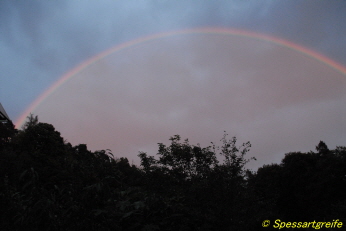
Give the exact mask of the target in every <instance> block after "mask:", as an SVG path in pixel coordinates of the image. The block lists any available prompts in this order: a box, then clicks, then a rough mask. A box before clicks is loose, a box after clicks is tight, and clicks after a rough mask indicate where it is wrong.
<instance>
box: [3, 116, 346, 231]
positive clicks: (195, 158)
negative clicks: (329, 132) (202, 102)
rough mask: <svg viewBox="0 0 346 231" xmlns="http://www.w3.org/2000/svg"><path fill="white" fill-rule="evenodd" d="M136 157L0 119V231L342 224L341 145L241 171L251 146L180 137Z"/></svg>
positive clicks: (344, 168) (345, 167)
mask: <svg viewBox="0 0 346 231" xmlns="http://www.w3.org/2000/svg"><path fill="white" fill-rule="evenodd" d="M169 141H170V144H169V145H166V144H163V143H159V144H158V152H157V154H156V155H149V154H147V153H144V152H140V153H139V154H138V156H139V158H140V160H141V163H140V166H135V165H130V164H129V161H128V159H127V158H124V157H121V158H114V156H113V153H112V152H111V150H99V151H94V152H92V151H90V150H88V147H87V145H86V144H78V145H76V146H73V145H71V144H70V143H68V142H66V141H65V140H64V139H63V137H61V134H60V133H59V132H58V131H56V130H55V128H54V126H53V125H51V124H47V123H41V122H39V121H38V117H37V116H33V115H30V116H29V117H28V121H27V122H26V124H25V125H24V126H23V127H22V129H21V130H19V131H18V130H16V129H15V128H14V126H13V124H12V123H7V124H3V123H0V157H1V162H0V203H1V206H0V213H1V216H0V226H1V227H2V230H259V229H261V227H262V222H263V220H268V219H269V220H271V221H274V220H275V219H281V220H286V221H305V220H306V221H313V220H316V221H317V220H318V221H332V220H333V219H340V220H341V221H346V217H345V215H346V193H345V192H346V147H336V148H335V149H334V150H333V149H329V148H328V146H327V145H326V144H325V143H324V142H323V141H320V142H319V143H318V145H317V146H316V151H317V152H313V151H310V152H307V153H301V152H292V153H287V154H286V155H285V157H284V158H283V159H282V161H281V163H271V164H268V165H264V166H262V167H260V168H259V169H258V170H257V171H251V170H249V169H247V168H246V163H248V162H249V161H251V160H254V158H247V157H246V156H247V154H248V152H249V151H250V147H251V144H250V143H249V142H247V143H244V144H242V145H238V144H237V139H236V137H232V138H231V139H228V138H227V134H226V133H225V134H224V135H223V137H222V139H221V142H222V145H221V147H218V146H216V145H214V144H213V143H211V145H210V146H207V147H201V146H200V145H199V144H197V145H192V144H190V143H189V140H188V139H185V140H183V141H182V140H181V137H180V136H179V135H174V136H172V137H171V138H170V139H169Z"/></svg>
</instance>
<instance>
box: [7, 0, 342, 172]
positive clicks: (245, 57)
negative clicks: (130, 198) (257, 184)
mask: <svg viewBox="0 0 346 231" xmlns="http://www.w3.org/2000/svg"><path fill="white" fill-rule="evenodd" d="M345 34H346V1H343V0H331V1H323V0H290V1H286V0H262V1H258V0H242V1H240V0H228V1H222V0H210V1H207V0H205V1H195V0H193V1H192V0H184V1H180V0H177V1H165V0H151V1H149V0H142V1H131V0H129V1H120V0H98V1H96V0H95V1H81V0H72V1H71V0H60V1H35V0H26V1H13V0H2V1H0V52H1V56H0V70H1V77H0V78H1V84H0V102H1V104H2V105H3V107H4V108H5V110H6V112H7V114H8V115H9V117H10V118H11V119H12V120H13V121H14V122H15V123H16V124H17V127H20V124H19V123H20V118H21V117H23V116H24V117H25V116H26V114H25V113H27V112H28V110H29V111H30V112H32V113H34V114H36V115H38V117H39V120H40V121H41V122H46V123H51V124H53V125H54V126H55V128H56V129H57V130H58V131H59V132H61V135H62V136H63V137H64V138H65V139H66V141H67V142H70V143H71V144H72V145H77V144H79V143H86V144H87V145H88V148H89V149H91V150H92V151H94V150H100V149H110V150H112V153H113V155H114V156H115V157H118V158H119V157H127V158H128V159H129V160H130V161H131V162H133V163H135V164H138V163H139V158H138V157H137V154H138V152H139V151H144V152H147V153H148V154H149V155H155V154H156V152H157V143H165V144H169V137H171V136H173V135H175V134H179V135H180V136H181V137H182V139H185V138H188V139H189V140H190V143H191V144H197V143H200V144H201V146H208V145H210V142H214V143H217V144H220V139H221V138H222V136H223V134H224V131H226V132H227V133H228V134H229V138H231V137H232V136H236V137H237V138H238V144H239V145H241V143H244V142H247V141H250V142H251V144H252V147H251V150H250V152H249V153H248V157H251V156H254V157H256V158H257V161H255V162H253V163H250V167H251V168H257V167H259V166H262V165H263V164H270V163H278V162H280V161H281V159H282V158H283V157H284V154H285V153H287V152H293V151H302V152H306V151H310V150H314V148H315V146H316V145H317V144H318V142H319V141H320V140H323V141H324V142H325V143H326V144H327V145H328V146H329V147H330V148H335V147H336V146H345V145H346V142H345V141H346V119H345V118H346V116H345V115H346V107H345V103H346V91H345V90H346V73H345V70H346V69H343V68H344V66H346V49H345V48H346V36H345ZM158 35H160V36H158ZM144 38H147V39H144ZM112 49H113V50H112ZM110 51H112V52H110ZM107 52H108V53H107ZM102 54H103V55H102ZM97 57H98V58H97ZM316 57H317V58H316ZM321 57H322V58H321ZM86 64H90V65H86ZM81 65H82V66H81ZM83 65H84V66H83ZM331 65H334V67H332V66H331ZM81 67H83V68H81ZM73 70H79V71H75V72H74V73H73V74H71V73H72V72H73ZM63 77H65V79H66V81H64V82H62V81H61V79H62V78H63ZM59 80H60V82H59ZM58 83H59V84H58ZM54 86H55V88H54V89H53V88H52V87H54ZM52 89H53V90H52ZM47 91H49V94H48V93H47ZM34 102H36V106H35V107H32V105H33V103H34ZM37 102H39V103H38V104H37Z"/></svg>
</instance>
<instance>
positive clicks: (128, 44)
mask: <svg viewBox="0 0 346 231" xmlns="http://www.w3.org/2000/svg"><path fill="white" fill-rule="evenodd" d="M182 34H222V35H233V36H241V37H249V38H252V39H257V40H262V41H268V42H271V43H274V44H277V45H279V46H283V47H286V48H289V49H292V50H294V51H296V52H299V53H301V54H303V55H305V56H308V57H310V58H312V59H315V60H317V61H319V62H321V63H323V64H324V65H327V66H329V67H331V68H333V69H335V70H336V71H338V72H340V73H341V74H343V75H346V68H345V67H344V66H342V65H341V64H339V63H337V62H335V61H334V60H332V59H330V58H327V57H326V56H323V55H321V54H319V53H317V52H315V51H312V50H310V49H308V48H305V47H303V46H300V45H297V44H295V43H293V42H290V41H287V40H284V39H281V38H277V37H274V36H269V35H265V34H260V33H257V32H251V31H246V30H239V29H225V28H195V29H185V30H178V31H170V32H164V33H159V34H154V35H149V36H146V37H141V38H138V39H134V40H131V41H128V42H125V43H122V44H120V45H117V46H114V47H111V48H110V49H108V50H105V51H103V52H101V53H99V54H97V55H96V56H93V57H91V58H89V59H88V60H86V61H84V62H82V63H80V64H79V65H77V66H76V67H75V68H73V69H72V70H70V71H69V72H67V73H66V74H64V75H63V76H62V77H61V78H59V80H57V81H56V82H55V83H53V84H52V85H51V86H50V87H49V88H48V89H47V90H46V91H44V92H43V93H42V94H41V95H40V96H39V97H38V98H37V99H36V100H35V101H34V102H33V103H31V105H30V106H29V107H28V108H27V109H26V110H25V111H24V113H23V114H22V115H21V116H20V117H19V118H18V119H17V121H16V122H15V125H16V127H17V128H18V127H20V126H21V125H22V124H23V123H24V121H25V119H26V117H27V116H28V115H29V114H30V113H31V112H32V111H34V110H35V109H36V108H37V107H38V105H39V104H40V103H41V102H42V101H43V100H44V99H45V98H47V97H48V96H49V95H50V94H52V93H53V92H54V91H55V90H56V89H58V88H59V87H60V86H61V85H63V84H64V83H66V82H67V81H68V80H69V79H71V78H72V77H73V76H74V75H75V74H77V73H79V72H80V71H82V70H84V69H85V68H86V67H88V66H89V65H91V64H93V63H95V62H97V61H98V60H100V59H103V58H104V57H106V56H108V55H110V54H112V53H114V52H117V51H120V50H122V49H125V48H129V47H131V46H134V45H137V44H140V43H143V42H147V41H150V40H154V39H160V38H164V37H169V36H174V35H182Z"/></svg>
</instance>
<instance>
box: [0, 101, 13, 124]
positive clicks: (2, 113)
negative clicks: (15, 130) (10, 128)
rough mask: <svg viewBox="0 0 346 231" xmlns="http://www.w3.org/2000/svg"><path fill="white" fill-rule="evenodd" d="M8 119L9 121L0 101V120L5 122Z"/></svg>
mask: <svg viewBox="0 0 346 231" xmlns="http://www.w3.org/2000/svg"><path fill="white" fill-rule="evenodd" d="M9 121H11V120H10V117H9V116H8V115H7V113H6V111H5V109H4V107H3V106H2V105H1V103H0V122H2V123H7V122H9Z"/></svg>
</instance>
